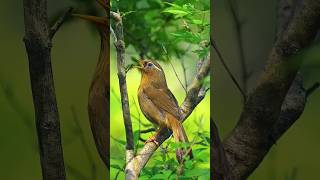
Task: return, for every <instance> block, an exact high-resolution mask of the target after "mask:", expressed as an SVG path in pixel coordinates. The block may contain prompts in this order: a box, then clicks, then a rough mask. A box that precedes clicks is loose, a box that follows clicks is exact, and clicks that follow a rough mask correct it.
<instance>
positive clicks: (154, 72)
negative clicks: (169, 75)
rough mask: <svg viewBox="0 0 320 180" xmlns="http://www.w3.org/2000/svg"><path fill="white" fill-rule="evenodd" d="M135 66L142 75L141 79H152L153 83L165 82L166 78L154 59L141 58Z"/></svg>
mask: <svg viewBox="0 0 320 180" xmlns="http://www.w3.org/2000/svg"><path fill="white" fill-rule="evenodd" d="M138 64H139V65H138V66H136V67H137V68H138V69H139V71H140V72H141V75H142V80H143V81H152V82H153V83H156V82H158V83H165V84H166V78H165V75H164V72H163V69H162V67H161V66H160V64H158V63H157V62H156V61H152V60H148V59H147V60H145V59H142V60H140V61H139V62H138Z"/></svg>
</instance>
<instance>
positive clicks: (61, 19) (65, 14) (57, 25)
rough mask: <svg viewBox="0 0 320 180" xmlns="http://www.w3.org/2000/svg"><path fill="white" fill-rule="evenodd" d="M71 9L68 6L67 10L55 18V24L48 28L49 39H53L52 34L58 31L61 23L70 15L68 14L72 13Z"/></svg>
mask: <svg viewBox="0 0 320 180" xmlns="http://www.w3.org/2000/svg"><path fill="white" fill-rule="evenodd" d="M72 11H73V7H70V8H68V10H67V11H66V12H65V13H64V14H63V15H62V16H60V17H59V18H58V19H57V21H56V22H55V24H54V25H53V26H52V27H51V28H50V35H49V37H50V39H53V37H54V35H55V34H56V32H58V31H59V29H60V27H61V26H62V24H63V23H64V22H65V21H66V20H67V18H68V17H70V15H71V14H72Z"/></svg>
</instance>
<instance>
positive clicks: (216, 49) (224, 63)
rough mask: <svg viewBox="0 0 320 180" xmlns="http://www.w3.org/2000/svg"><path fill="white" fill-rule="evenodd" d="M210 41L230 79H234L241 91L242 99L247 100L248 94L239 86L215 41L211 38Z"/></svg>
mask: <svg viewBox="0 0 320 180" xmlns="http://www.w3.org/2000/svg"><path fill="white" fill-rule="evenodd" d="M210 39H211V46H212V47H213V49H214V50H215V51H216V53H217V55H218V57H219V59H220V61H221V63H222V65H223V67H224V69H225V70H226V71H227V73H228V74H229V76H230V78H231V79H232V81H233V83H234V84H235V85H236V86H237V88H238V90H239V91H240V93H241V95H242V97H243V98H244V99H246V93H245V92H244V91H243V90H242V89H241V86H240V85H239V83H238V82H237V80H236V78H235V77H234V76H233V74H232V73H231V70H230V69H229V67H228V66H227V64H226V62H225V60H224V59H223V57H222V55H221V53H220V51H219V49H218V47H217V46H216V43H215V41H214V40H213V39H212V38H210Z"/></svg>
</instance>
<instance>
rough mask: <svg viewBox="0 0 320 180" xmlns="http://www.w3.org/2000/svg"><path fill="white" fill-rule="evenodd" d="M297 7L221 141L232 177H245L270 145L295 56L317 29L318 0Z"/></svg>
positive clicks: (296, 67) (293, 72) (307, 0)
mask: <svg viewBox="0 0 320 180" xmlns="http://www.w3.org/2000/svg"><path fill="white" fill-rule="evenodd" d="M299 7H300V8H299V9H297V10H296V11H295V13H294V16H293V18H292V19H291V21H290V22H289V23H288V26H287V28H285V30H284V31H283V34H282V36H281V37H279V38H278V39H277V41H276V43H275V45H274V48H273V49H272V51H271V54H270V57H269V60H268V63H267V65H266V68H265V71H264V72H263V73H262V75H261V78H260V80H259V82H258V84H257V86H256V88H255V89H254V90H253V91H252V92H251V93H250V94H249V96H248V98H247V102H246V104H245V106H244V109H243V112H242V114H241V117H240V120H239V121H238V123H237V125H236V127H235V128H234V129H233V131H232V133H231V134H230V135H229V137H228V138H227V139H226V140H225V141H224V143H223V145H224V148H225V151H226V155H227V159H228V163H229V165H230V169H231V172H230V175H231V177H232V179H245V178H246V177H248V176H249V175H250V174H251V173H252V171H253V170H254V169H255V168H256V167H257V166H258V165H259V164H260V163H261V161H262V160H263V158H264V156H265V155H266V154H267V152H268V151H269V149H270V147H271V146H272V144H273V143H272V141H270V133H269V132H270V130H272V127H273V126H274V125H275V124H276V123H277V122H278V123H279V122H281V121H278V119H279V118H280V117H281V114H283V112H281V108H282V107H283V110H285V109H286V108H285V106H286V105H283V106H282V104H283V102H284V100H285V97H286V95H287V93H288V90H289V88H290V86H291V84H292V82H293V81H294V79H295V77H296V74H297V72H298V70H299V68H300V64H301V61H302V58H301V57H300V58H295V56H296V55H298V54H300V53H301V51H302V50H303V49H304V48H305V47H307V46H308V45H310V43H311V42H312V40H313V39H314V38H315V36H316V33H317V30H318V29H319V24H320V1H319V0H305V1H303V3H302V5H301V6H299ZM288 97H290V96H288ZM290 109H291V108H290ZM294 117H298V116H294ZM280 134H281V133H280Z"/></svg>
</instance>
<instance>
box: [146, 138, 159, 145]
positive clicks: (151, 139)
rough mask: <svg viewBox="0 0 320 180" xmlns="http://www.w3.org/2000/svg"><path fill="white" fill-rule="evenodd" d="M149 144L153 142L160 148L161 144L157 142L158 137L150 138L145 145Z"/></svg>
mask: <svg viewBox="0 0 320 180" xmlns="http://www.w3.org/2000/svg"><path fill="white" fill-rule="evenodd" d="M149 142H153V143H155V144H156V145H157V146H159V142H158V141H157V139H156V137H154V136H152V137H151V138H149V139H148V140H146V142H145V144H147V143H149Z"/></svg>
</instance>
